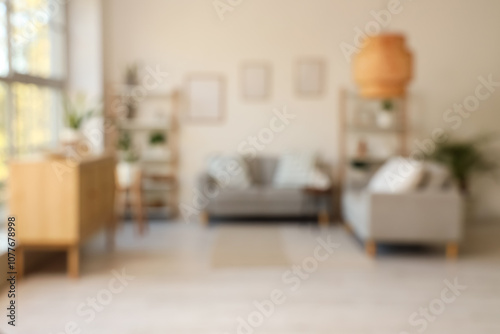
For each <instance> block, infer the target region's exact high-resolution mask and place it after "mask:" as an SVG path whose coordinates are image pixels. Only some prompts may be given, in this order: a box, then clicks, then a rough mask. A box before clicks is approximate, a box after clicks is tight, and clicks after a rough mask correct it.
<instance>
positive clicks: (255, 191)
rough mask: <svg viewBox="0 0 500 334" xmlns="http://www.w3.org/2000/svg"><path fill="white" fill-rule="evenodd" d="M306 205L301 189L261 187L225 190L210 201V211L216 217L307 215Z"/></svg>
mask: <svg viewBox="0 0 500 334" xmlns="http://www.w3.org/2000/svg"><path fill="white" fill-rule="evenodd" d="M305 203H306V200H305V194H304V192H303V191H302V190H300V189H276V188H273V187H269V186H259V187H250V188H248V189H245V190H237V189H223V190H221V192H220V193H219V194H218V196H216V197H215V198H213V199H212V200H211V201H210V203H209V207H208V210H209V211H210V213H211V214H215V215H217V214H222V215H255V216H265V215H300V214H306V213H307V209H308V208H306V206H305Z"/></svg>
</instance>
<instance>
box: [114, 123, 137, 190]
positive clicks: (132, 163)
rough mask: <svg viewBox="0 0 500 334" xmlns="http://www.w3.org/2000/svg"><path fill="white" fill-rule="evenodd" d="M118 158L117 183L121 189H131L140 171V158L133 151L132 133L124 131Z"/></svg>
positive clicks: (120, 139) (120, 138)
mask: <svg viewBox="0 0 500 334" xmlns="http://www.w3.org/2000/svg"><path fill="white" fill-rule="evenodd" d="M117 146H118V158H119V162H118V164H117V166H116V174H117V181H118V184H119V185H120V187H121V188H129V187H130V186H131V185H132V184H133V182H134V180H135V176H136V175H137V172H138V171H139V164H138V160H139V156H138V155H137V153H136V152H135V150H134V149H133V145H132V138H131V136H130V133H129V132H127V131H122V132H121V133H120V136H119V138H118V142H117Z"/></svg>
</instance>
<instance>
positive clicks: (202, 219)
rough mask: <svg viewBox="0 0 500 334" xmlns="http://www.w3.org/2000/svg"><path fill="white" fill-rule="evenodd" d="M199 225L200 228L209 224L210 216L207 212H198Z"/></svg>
mask: <svg viewBox="0 0 500 334" xmlns="http://www.w3.org/2000/svg"><path fill="white" fill-rule="evenodd" d="M200 223H201V225H202V226H208V225H209V223H210V216H209V215H208V212H207V211H202V212H200Z"/></svg>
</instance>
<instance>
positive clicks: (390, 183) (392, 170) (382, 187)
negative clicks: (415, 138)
mask: <svg viewBox="0 0 500 334" xmlns="http://www.w3.org/2000/svg"><path fill="white" fill-rule="evenodd" d="M424 171H425V169H424V164H423V163H422V162H419V161H416V160H412V159H406V158H403V157H395V158H391V159H390V160H388V161H387V162H386V163H385V164H384V165H383V166H382V167H380V169H379V170H378V171H377V172H376V173H375V175H374V176H373V177H372V179H371V180H370V183H369V184H368V190H370V191H371V192H374V193H404V192H409V191H412V190H415V189H416V188H417V187H418V185H419V183H420V181H421V180H422V177H423V176H424Z"/></svg>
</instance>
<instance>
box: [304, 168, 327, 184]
mask: <svg viewBox="0 0 500 334" xmlns="http://www.w3.org/2000/svg"><path fill="white" fill-rule="evenodd" d="M307 186H308V187H309V188H313V189H318V190H326V189H328V188H330V186H331V181H330V178H329V177H328V175H327V174H325V173H324V172H322V171H321V170H320V169H319V168H317V167H315V168H313V170H312V171H311V173H310V174H309V182H308V183H307Z"/></svg>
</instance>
